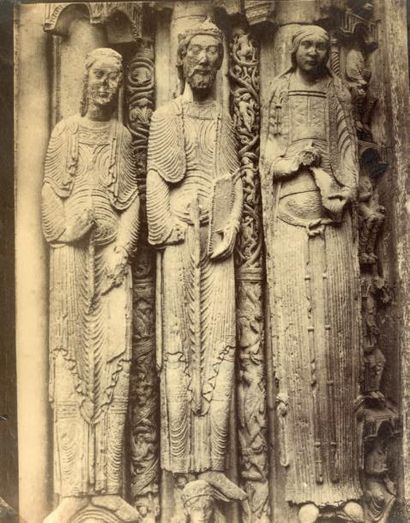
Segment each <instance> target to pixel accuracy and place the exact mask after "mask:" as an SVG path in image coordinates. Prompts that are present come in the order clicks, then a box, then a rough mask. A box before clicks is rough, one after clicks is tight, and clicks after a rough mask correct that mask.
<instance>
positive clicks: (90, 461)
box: [42, 48, 139, 523]
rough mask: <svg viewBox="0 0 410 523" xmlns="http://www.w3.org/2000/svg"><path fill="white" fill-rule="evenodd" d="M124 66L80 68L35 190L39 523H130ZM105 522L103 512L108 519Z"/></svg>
mask: <svg viewBox="0 0 410 523" xmlns="http://www.w3.org/2000/svg"><path fill="white" fill-rule="evenodd" d="M121 81H122V58H121V55H120V54H118V53H117V52H116V51H114V50H112V49H108V48H107V49H106V48H102V49H95V50H94V51H92V52H91V53H89V55H88V56H87V58H86V63H85V76H84V84H83V98H82V102H81V110H80V114H77V115H75V116H72V117H70V118H67V119H64V120H62V121H61V122H59V123H58V124H57V125H56V127H55V128H54V130H53V132H52V136H51V139H50V143H49V147H48V151H47V156H46V162H45V176H44V184H43V190H42V213H43V229H44V235H45V237H46V240H47V241H48V242H49V244H50V397H51V402H52V405H53V411H54V490H55V492H56V494H57V495H58V496H59V505H58V507H57V508H56V510H55V511H54V512H52V513H51V514H50V515H49V516H48V517H47V518H46V519H45V522H47V523H54V522H58V523H63V522H70V521H85V519H84V517H85V516H84V515H83V513H82V510H83V509H84V510H85V511H89V510H91V511H92V512H93V513H97V514H100V513H101V514H100V515H99V516H98V518H97V519H98V520H102V521H118V522H133V521H137V518H138V513H137V512H136V510H135V509H134V508H133V507H131V506H130V505H129V504H128V503H127V502H126V501H125V500H124V499H123V498H122V497H121V496H122V488H123V484H122V481H123V466H124V463H123V439H124V425H125V419H126V415H127V403H128V389H129V369H130V363H131V319H132V318H131V315H132V281H131V268H130V257H131V255H132V254H133V251H134V248H135V246H136V241H137V235H138V222H139V218H138V213H139V199H138V188H137V183H136V170H135V164H134V159H133V151H132V142H131V135H130V133H129V131H128V130H127V129H126V128H125V127H124V126H123V125H122V124H120V123H119V122H118V120H117V119H116V118H115V117H114V112H115V110H116V109H117V104H118V101H117V100H118V89H119V87H120V84H121ZM104 513H109V514H110V518H111V519H107V518H105V516H104Z"/></svg>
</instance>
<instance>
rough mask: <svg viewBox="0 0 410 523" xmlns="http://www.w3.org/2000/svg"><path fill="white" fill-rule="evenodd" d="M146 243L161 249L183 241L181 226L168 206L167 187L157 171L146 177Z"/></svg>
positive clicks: (151, 171)
mask: <svg viewBox="0 0 410 523" xmlns="http://www.w3.org/2000/svg"><path fill="white" fill-rule="evenodd" d="M147 219H148V241H149V243H150V244H151V245H154V246H157V247H163V246H165V245H166V244H173V243H178V242H179V241H182V240H183V239H184V234H183V229H182V224H181V223H179V221H178V220H177V219H176V218H175V217H174V216H173V215H172V213H171V209H170V205H169V187H168V184H167V183H166V181H165V180H164V179H163V177H162V176H160V175H159V174H158V173H157V171H155V170H153V169H150V170H149V171H148V175H147Z"/></svg>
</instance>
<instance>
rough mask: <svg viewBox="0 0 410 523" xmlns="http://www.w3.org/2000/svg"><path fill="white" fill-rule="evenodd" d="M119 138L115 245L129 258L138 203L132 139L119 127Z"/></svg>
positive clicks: (135, 232) (135, 236) (136, 227)
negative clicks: (117, 215) (117, 214)
mask: <svg viewBox="0 0 410 523" xmlns="http://www.w3.org/2000/svg"><path fill="white" fill-rule="evenodd" d="M120 136H121V145H120V148H119V158H118V166H119V169H118V174H117V176H118V192H117V194H116V195H115V197H116V198H115V207H116V209H117V210H118V211H120V221H119V226H118V234H117V241H116V245H117V246H118V247H121V248H123V249H125V250H126V252H127V255H128V256H130V255H132V253H133V252H134V250H135V248H136V246H137V242H138V233H139V221H140V220H139V211H140V202H139V194H138V185H137V172H136V166H135V158H134V154H133V148H132V137H131V134H130V132H129V131H128V130H127V129H126V128H125V127H121V131H120Z"/></svg>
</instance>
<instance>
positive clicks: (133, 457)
mask: <svg viewBox="0 0 410 523" xmlns="http://www.w3.org/2000/svg"><path fill="white" fill-rule="evenodd" d="M126 79H127V82H126V100H127V108H128V128H129V130H130V131H131V134H132V136H133V142H134V151H135V160H136V164H137V173H138V187H139V190H140V198H141V226H140V227H141V228H140V236H139V242H138V249H137V254H136V257H135V261H134V264H133V284H134V300H133V303H134V307H133V317H134V326H133V358H132V366H131V385H130V408H129V435H128V439H129V449H130V485H129V489H130V496H131V501H132V503H133V505H134V506H135V508H137V510H138V511H139V513H140V515H141V521H144V522H145V521H155V518H156V517H157V516H159V473H160V470H159V424H160V420H159V412H158V409H159V405H158V402H159V380H158V377H157V372H156V368H155V253H154V252H153V249H152V248H151V247H150V246H149V245H148V241H147V223H146V210H145V182H146V160H147V144H148V131H149V124H150V120H151V115H152V112H153V107H154V49H153V43H152V41H151V40H149V39H139V40H138V42H137V48H136V52H135V55H134V56H133V58H132V59H131V61H130V62H129V64H128V68H127V74H126Z"/></svg>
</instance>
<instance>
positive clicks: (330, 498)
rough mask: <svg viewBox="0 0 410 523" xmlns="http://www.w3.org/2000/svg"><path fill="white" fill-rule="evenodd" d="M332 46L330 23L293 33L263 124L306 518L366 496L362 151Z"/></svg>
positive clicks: (293, 496) (275, 294)
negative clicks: (286, 65) (358, 217)
mask: <svg viewBox="0 0 410 523" xmlns="http://www.w3.org/2000/svg"><path fill="white" fill-rule="evenodd" d="M328 53H329V37H328V34H327V33H326V31H324V30H323V29H322V28H320V27H317V26H305V27H303V28H302V29H300V30H299V31H298V32H297V33H296V34H295V35H294V37H293V47H292V67H291V68H290V69H289V70H288V71H287V72H286V73H284V74H282V75H280V76H279V77H277V78H276V79H275V80H274V84H273V91H272V95H271V98H270V105H269V114H268V120H267V121H266V122H265V125H264V128H263V135H262V165H261V174H262V195H263V206H264V222H265V223H264V227H265V240H266V247H267V275H268V284H269V302H270V319H271V323H272V325H271V332H272V356H273V363H274V370H275V378H276V383H277V415H278V427H279V438H278V440H279V441H278V444H279V446H280V462H281V465H282V466H283V467H285V469H286V477H287V484H286V499H287V501H288V502H290V503H293V504H298V505H301V508H300V510H299V518H300V521H302V522H305V521H306V522H309V521H312V522H313V521H316V520H317V518H318V517H319V512H320V510H321V508H324V507H336V508H337V509H338V510H341V511H344V512H345V515H346V513H350V514H351V513H352V512H354V513H355V514H356V516H357V515H358V517H359V518H361V517H362V516H361V509H360V507H359V505H358V504H356V503H347V502H348V501H349V500H357V499H359V498H360V496H361V491H360V484H359V477H358V471H359V435H358V434H357V432H356V421H355V408H354V404H355V400H356V398H357V396H358V394H359V373H360V302H359V290H360V288H359V279H358V276H359V272H358V252H357V240H358V238H357V234H356V231H355V224H354V210H353V208H354V202H355V200H356V192H357V185H358V162H357V152H356V142H355V135H354V131H353V126H352V112H351V108H350V99H349V93H348V91H347V89H346V88H345V87H344V86H343V85H342V82H341V80H340V79H339V78H336V77H334V76H333V75H332V73H331V72H330V71H329V69H328V68H327V67H326V63H327V59H328ZM355 521H356V520H355ZM357 521H360V519H358V520H357Z"/></svg>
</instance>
